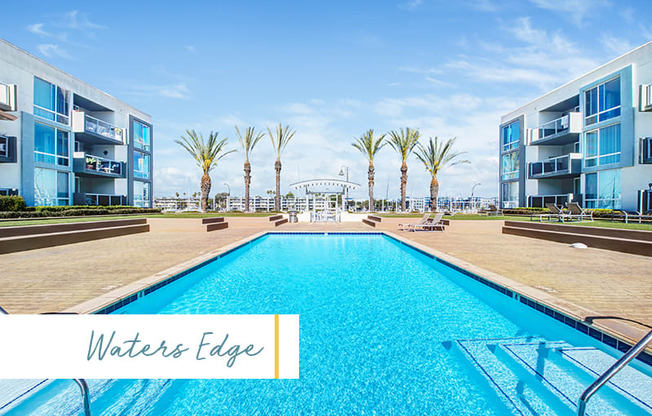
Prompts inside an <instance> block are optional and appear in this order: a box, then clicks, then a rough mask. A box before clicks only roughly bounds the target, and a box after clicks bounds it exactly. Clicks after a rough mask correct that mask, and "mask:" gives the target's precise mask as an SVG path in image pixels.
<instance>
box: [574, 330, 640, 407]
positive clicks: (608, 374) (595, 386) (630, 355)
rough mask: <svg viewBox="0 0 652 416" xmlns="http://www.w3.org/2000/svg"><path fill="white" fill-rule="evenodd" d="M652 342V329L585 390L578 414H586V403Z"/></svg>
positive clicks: (578, 404)
mask: <svg viewBox="0 0 652 416" xmlns="http://www.w3.org/2000/svg"><path fill="white" fill-rule="evenodd" d="M650 342H652V331H650V332H648V333H647V335H645V336H644V337H643V338H641V340H640V341H638V342H637V343H636V345H634V346H633V347H632V348H630V350H629V351H627V352H626V353H625V355H623V356H622V357H620V359H619V360H618V361H616V362H615V363H614V364H613V365H612V366H611V367H609V368H608V369H607V371H605V372H604V373H602V375H600V377H598V379H597V380H595V381H594V382H593V383H591V385H590V386H589V387H587V388H586V390H584V392H583V393H582V394H581V395H580V398H579V400H578V402H577V416H584V414H585V413H586V405H587V403H588V401H589V399H590V398H591V397H592V396H593V395H594V394H595V393H597V392H598V390H599V389H600V388H601V387H602V386H604V385H605V384H606V383H607V382H608V381H609V380H610V379H611V378H612V377H613V376H615V375H616V374H617V373H618V372H619V371H620V370H622V369H623V368H625V367H626V366H627V364H629V362H630V361H632V360H633V359H635V358H636V357H637V356H638V355H639V354H640V353H642V352H643V351H645V347H647V345H648V344H649V343H650Z"/></svg>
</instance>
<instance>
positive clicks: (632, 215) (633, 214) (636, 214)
mask: <svg viewBox="0 0 652 416" xmlns="http://www.w3.org/2000/svg"><path fill="white" fill-rule="evenodd" d="M618 211H620V212H622V213H623V215H624V216H625V224H627V223H628V222H629V221H630V220H632V221H633V220H636V219H638V223H639V224H640V223H641V222H642V221H643V220H644V219H645V220H652V215H643V214H642V213H641V212H640V211H634V210H627V209H619V210H618Z"/></svg>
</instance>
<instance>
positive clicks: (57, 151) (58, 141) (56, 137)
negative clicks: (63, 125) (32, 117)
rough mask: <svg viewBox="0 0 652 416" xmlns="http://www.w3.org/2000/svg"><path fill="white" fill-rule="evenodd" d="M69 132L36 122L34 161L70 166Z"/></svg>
mask: <svg viewBox="0 0 652 416" xmlns="http://www.w3.org/2000/svg"><path fill="white" fill-rule="evenodd" d="M68 135H69V133H68V132H67V131H63V130H59V129H55V128H54V127H50V126H46V125H44V124H40V123H34V161H36V162H42V163H50V164H53V165H59V166H68V165H69V164H70V158H69V145H68V143H69V140H68Z"/></svg>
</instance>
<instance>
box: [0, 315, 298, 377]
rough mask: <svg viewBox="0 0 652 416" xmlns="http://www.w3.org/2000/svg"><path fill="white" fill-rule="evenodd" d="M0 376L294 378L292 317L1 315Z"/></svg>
mask: <svg viewBox="0 0 652 416" xmlns="http://www.w3.org/2000/svg"><path fill="white" fill-rule="evenodd" d="M0 378H5V379H35V378H49V379H56V378H88V379H108V378H112V379H137V378H145V379H147V378H174V379H193V378H258V379H264V378H299V315H0Z"/></svg>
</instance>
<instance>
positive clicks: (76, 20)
mask: <svg viewBox="0 0 652 416" xmlns="http://www.w3.org/2000/svg"><path fill="white" fill-rule="evenodd" d="M56 25H57V26H59V27H63V28H66V29H72V30H88V29H106V28H107V27H106V26H104V25H100V24H96V23H93V22H91V21H90V20H89V19H88V15H87V14H86V13H80V12H79V11H78V10H71V11H69V12H67V13H65V14H64V15H63V18H62V19H61V20H60V21H59V22H58V23H57V24H56Z"/></svg>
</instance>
